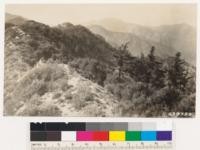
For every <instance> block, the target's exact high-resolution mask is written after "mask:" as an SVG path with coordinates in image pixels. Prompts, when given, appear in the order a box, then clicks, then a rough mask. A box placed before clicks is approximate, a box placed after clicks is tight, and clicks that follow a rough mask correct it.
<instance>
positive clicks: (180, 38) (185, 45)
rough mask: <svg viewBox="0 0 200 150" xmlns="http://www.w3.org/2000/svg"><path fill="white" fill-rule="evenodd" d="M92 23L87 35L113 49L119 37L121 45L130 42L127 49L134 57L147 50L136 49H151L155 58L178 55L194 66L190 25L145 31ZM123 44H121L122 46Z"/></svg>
mask: <svg viewBox="0 0 200 150" xmlns="http://www.w3.org/2000/svg"><path fill="white" fill-rule="evenodd" d="M93 23H94V24H93V25H92V24H91V25H90V26H89V28H90V29H91V31H93V32H94V33H96V34H99V35H101V36H103V37H104V38H105V39H107V41H109V42H111V43H112V44H113V43H114V45H119V44H118V43H119V41H120V39H121V36H122V39H124V40H126V41H125V42H127V41H130V45H131V46H130V48H133V49H136V50H135V53H136V54H138V53H139V52H137V51H138V50H137V49H141V51H142V52H143V51H145V50H144V49H146V48H148V46H144V47H141V46H140V45H154V46H156V47H157V50H158V54H164V55H167V54H170V55H174V54H175V53H176V52H177V51H179V52H181V53H182V54H183V57H184V58H185V59H186V60H187V61H188V62H189V63H191V64H192V65H195V60H196V29H195V28H194V27H192V26H190V25H187V24H175V25H163V26H159V27H145V26H141V25H137V24H131V23H126V22H123V21H120V20H115V19H105V20H102V21H97V22H93ZM102 28H104V29H102ZM105 30H106V32H105ZM119 32H120V33H121V34H120V35H119ZM122 32H123V34H122ZM125 34H127V35H126V36H125ZM124 36H125V37H124ZM133 38H134V40H133ZM124 40H121V41H122V42H124ZM115 41H116V42H115ZM132 43H133V44H132ZM136 43H137V44H136ZM140 43H141V44H140ZM133 45H134V46H133ZM136 45H137V46H136ZM161 50H162V51H161ZM131 51H134V50H131ZM132 53H133V52H132Z"/></svg>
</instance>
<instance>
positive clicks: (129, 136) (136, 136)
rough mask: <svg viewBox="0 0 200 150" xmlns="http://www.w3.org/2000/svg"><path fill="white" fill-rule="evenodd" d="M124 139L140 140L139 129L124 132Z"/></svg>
mask: <svg viewBox="0 0 200 150" xmlns="http://www.w3.org/2000/svg"><path fill="white" fill-rule="evenodd" d="M126 141H141V132H140V131H127V132H126Z"/></svg>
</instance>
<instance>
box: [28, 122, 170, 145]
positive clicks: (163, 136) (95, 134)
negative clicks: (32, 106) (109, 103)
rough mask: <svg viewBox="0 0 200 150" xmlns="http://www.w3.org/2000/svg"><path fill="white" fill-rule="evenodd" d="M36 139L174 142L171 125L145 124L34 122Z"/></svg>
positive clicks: (32, 134) (33, 127)
mask: <svg viewBox="0 0 200 150" xmlns="http://www.w3.org/2000/svg"><path fill="white" fill-rule="evenodd" d="M30 129H31V132H30V140H31V141H32V142H34V141H113V142H120V141H121V142H122V141H172V125H171V124H166V123H165V124H162V123H161V124H157V123H151V122H145V123H139V122H138V123H137V122H134V123H122V122H120V123H117V122H114V123H111V122H107V123H94V122H90V123H84V122H79V123H77V122H76V123H75V122H74V123H64V122H62V123H58V122H57V123H56V122H47V123H31V125H30Z"/></svg>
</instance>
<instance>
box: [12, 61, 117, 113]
mask: <svg viewBox="0 0 200 150" xmlns="http://www.w3.org/2000/svg"><path fill="white" fill-rule="evenodd" d="M48 78H49V80H48ZM25 89H29V90H27V91H26V90H25ZM13 95H14V97H15V98H14V99H13V100H14V101H13V103H14V104H13V105H15V106H16V105H17V104H20V105H18V106H16V107H17V108H18V109H17V110H16V112H15V114H16V115H25V116H29V115H31V116H35V115H37V116H45V115H48V116H51V115H52V116H114V115H120V113H119V112H117V111H116V108H117V101H116V98H115V97H114V96H113V95H112V94H110V93H109V92H108V91H106V90H105V89H104V88H102V87H101V86H99V85H98V84H95V83H93V82H91V81H90V80H88V79H85V78H84V77H82V76H80V75H79V74H78V73H77V72H76V71H74V70H73V69H72V68H70V67H69V66H68V65H64V64H55V63H43V62H41V61H40V62H39V63H38V64H37V65H36V66H35V67H34V68H32V69H31V70H30V71H29V72H27V73H25V74H24V75H23V76H22V77H21V78H20V79H19V80H18V84H17V85H16V89H15V91H14V94H13Z"/></svg>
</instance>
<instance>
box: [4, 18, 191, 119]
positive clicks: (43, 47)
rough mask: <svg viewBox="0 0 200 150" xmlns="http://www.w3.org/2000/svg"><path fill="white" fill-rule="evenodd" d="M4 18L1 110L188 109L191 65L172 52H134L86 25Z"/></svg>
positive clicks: (150, 112) (107, 112)
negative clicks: (54, 25)
mask: <svg viewBox="0 0 200 150" xmlns="http://www.w3.org/2000/svg"><path fill="white" fill-rule="evenodd" d="M23 21H24V22H22V23H20V24H13V23H12V22H7V23H6V24H5V81H4V114H5V115H22V116H123V117H125V116H129V117H131V116H144V117H167V116H169V114H170V113H171V112H184V114H183V113H182V114H181V115H179V116H181V117H184V116H191V115H193V114H194V112H195V67H193V66H192V65H191V64H190V63H188V62H186V61H185V60H184V59H183V57H182V54H181V53H180V52H176V54H175V55H174V56H170V57H161V56H157V55H156V53H155V52H156V47H154V46H153V45H152V48H151V49H149V50H148V51H149V53H148V54H145V55H144V54H143V53H141V56H137V57H136V56H133V55H132V54H130V53H129V51H130V50H129V49H128V44H129V43H124V44H122V45H121V46H120V47H118V48H113V47H112V46H111V45H110V44H109V43H107V42H106V41H105V40H104V38H103V37H101V36H100V35H97V34H94V33H92V32H91V31H89V30H88V29H87V28H86V27H83V26H81V25H73V24H70V23H64V24H61V25H58V26H56V27H50V26H47V25H45V24H42V23H39V22H36V21H30V20H23Z"/></svg>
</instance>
